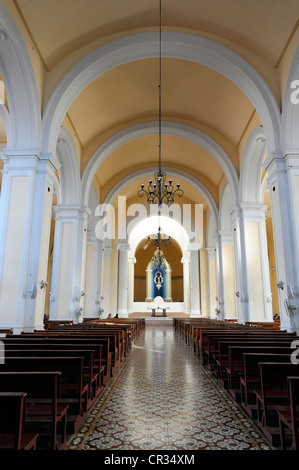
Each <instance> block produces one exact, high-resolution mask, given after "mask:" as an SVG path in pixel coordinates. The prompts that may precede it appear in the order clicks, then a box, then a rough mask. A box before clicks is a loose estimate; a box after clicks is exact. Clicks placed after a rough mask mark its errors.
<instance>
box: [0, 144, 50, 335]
mask: <svg viewBox="0 0 299 470" xmlns="http://www.w3.org/2000/svg"><path fill="white" fill-rule="evenodd" d="M1 159H2V160H3V162H4V168H3V178H2V187H1V198H0V213H1V217H0V326H1V327H6V326H7V325H9V326H10V327H13V329H14V332H15V333H19V332H21V331H32V330H33V329H34V328H43V315H44V305H45V292H46V288H45V287H44V286H45V282H46V279H47V264H48V250H49V234H50V226H51V206H52V194H53V180H54V173H55V171H56V169H58V168H59V165H58V163H57V162H56V160H55V158H54V157H52V156H50V155H39V154H38V153H36V152H30V151H28V150H9V149H7V150H5V153H4V154H3V155H2V156H1Z"/></svg>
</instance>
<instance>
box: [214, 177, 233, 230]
mask: <svg viewBox="0 0 299 470" xmlns="http://www.w3.org/2000/svg"><path fill="white" fill-rule="evenodd" d="M232 207H233V203H232V197H231V191H230V187H229V185H228V184H227V182H225V183H224V185H223V188H222V192H221V197H220V208H219V222H218V223H219V227H218V228H219V230H221V231H226V232H228V231H229V232H231V231H232V218H231V210H232Z"/></svg>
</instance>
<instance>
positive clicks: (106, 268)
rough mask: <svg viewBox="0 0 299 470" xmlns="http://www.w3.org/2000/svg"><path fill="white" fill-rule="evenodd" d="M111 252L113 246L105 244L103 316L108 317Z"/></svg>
mask: <svg viewBox="0 0 299 470" xmlns="http://www.w3.org/2000/svg"><path fill="white" fill-rule="evenodd" d="M111 252H112V248H111V246H105V247H104V259H103V264H104V265H103V278H102V282H103V286H102V292H103V297H104V298H103V309H104V312H103V316H104V317H107V316H108V315H109V313H110V302H109V299H110V291H111V288H110V262H111Z"/></svg>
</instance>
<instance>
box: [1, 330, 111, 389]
mask: <svg viewBox="0 0 299 470" xmlns="http://www.w3.org/2000/svg"><path fill="white" fill-rule="evenodd" d="M3 342H4V344H5V350H7V349H8V348H12V349H14V347H15V345H16V344H20V345H24V346H25V345H26V344H27V345H30V347H31V348H32V347H40V345H42V346H43V347H45V345H47V347H52V346H54V347H58V346H60V347H62V348H69V349H74V348H93V349H94V350H95V351H96V352H95V355H94V362H95V368H97V370H98V373H99V374H100V376H101V377H102V381H103V384H104V385H106V384H107V383H108V382H109V381H110V380H111V377H112V373H113V369H112V364H111V352H110V338H105V339H101V340H97V341H93V340H88V339H87V340H86V339H85V340H80V339H79V338H74V337H70V336H63V337H62V336H57V337H55V336H49V337H46V336H40V335H37V336H34V335H33V336H30V337H27V336H23V335H20V336H18V337H9V338H4V339H3ZM34 345H36V346H34Z"/></svg>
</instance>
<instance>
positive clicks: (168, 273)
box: [165, 266, 172, 302]
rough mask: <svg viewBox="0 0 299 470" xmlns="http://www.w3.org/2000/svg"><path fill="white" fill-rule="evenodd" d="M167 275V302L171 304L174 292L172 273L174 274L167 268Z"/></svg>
mask: <svg viewBox="0 0 299 470" xmlns="http://www.w3.org/2000/svg"><path fill="white" fill-rule="evenodd" d="M165 273H166V299H165V300H166V302H171V301H172V294H171V292H172V290H171V273H172V269H171V268H170V267H169V266H167V268H166V270H165Z"/></svg>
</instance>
